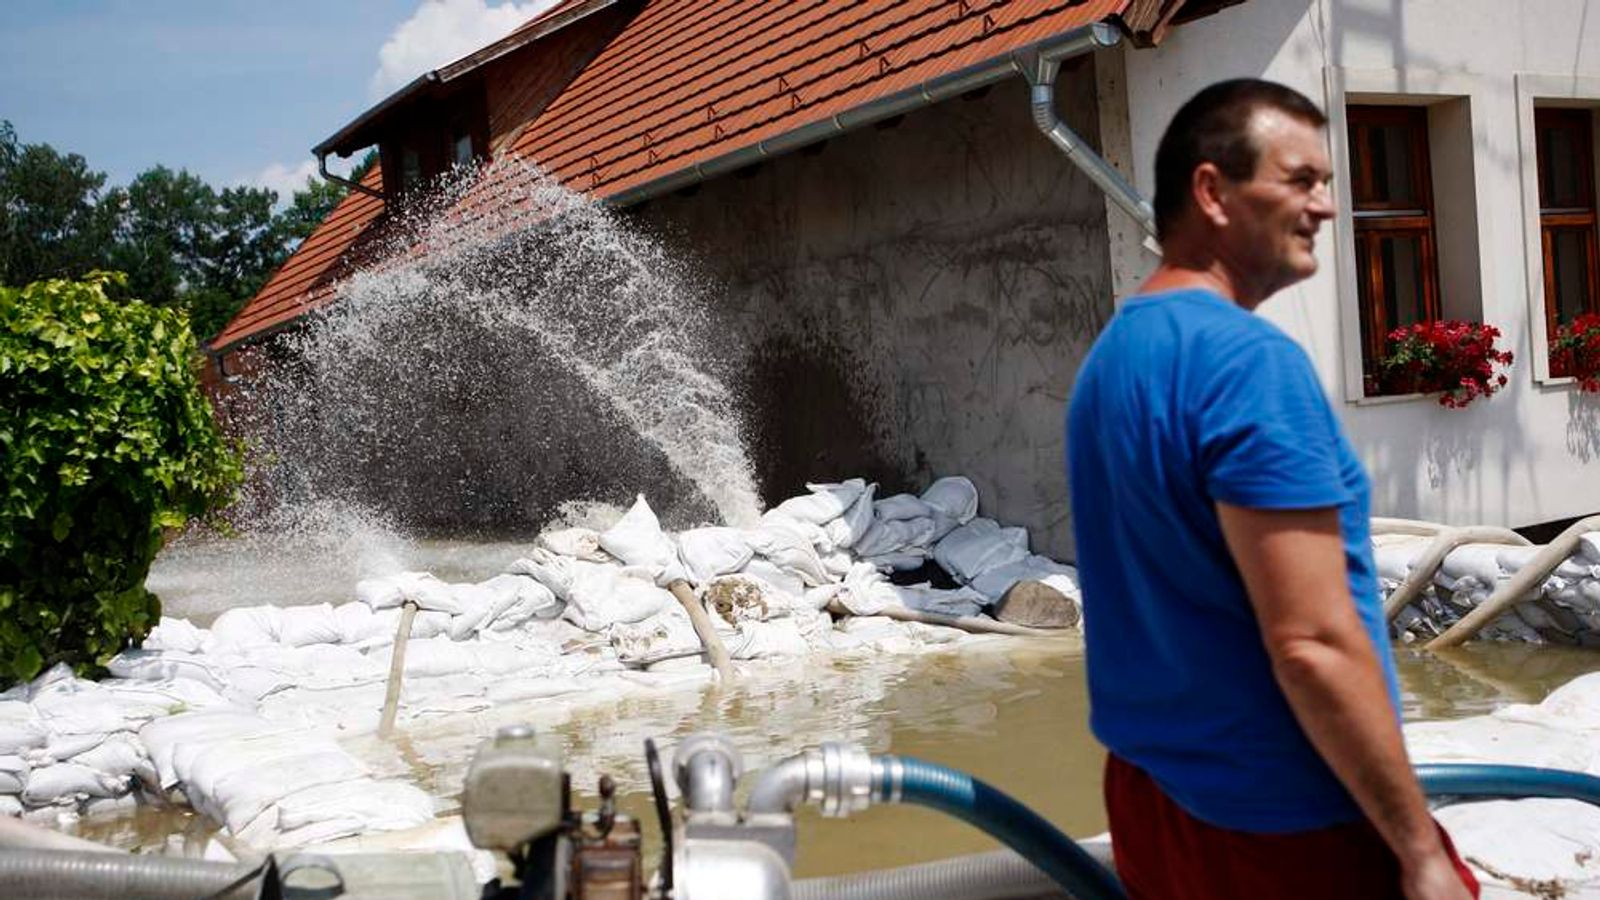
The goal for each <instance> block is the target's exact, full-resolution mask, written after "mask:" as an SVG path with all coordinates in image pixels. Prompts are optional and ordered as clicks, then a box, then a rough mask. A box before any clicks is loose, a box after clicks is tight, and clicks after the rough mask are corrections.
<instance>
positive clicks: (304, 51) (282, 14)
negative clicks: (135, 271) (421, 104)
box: [0, 0, 549, 190]
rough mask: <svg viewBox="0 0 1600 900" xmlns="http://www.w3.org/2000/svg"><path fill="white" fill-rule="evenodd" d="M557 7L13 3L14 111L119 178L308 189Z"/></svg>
mask: <svg viewBox="0 0 1600 900" xmlns="http://www.w3.org/2000/svg"><path fill="white" fill-rule="evenodd" d="M548 3H549V0H524V2H521V3H513V2H507V0H315V2H313V0H275V2H270V3H262V2H250V0H3V2H0V119H9V120H10V121H11V123H12V124H13V125H14V126H15V127H16V129H17V135H18V137H19V138H20V139H21V140H22V141H23V142H24V143H39V142H44V143H49V144H52V145H54V146H55V147H56V148H57V149H58V150H62V151H70V152H75V153H79V154H82V155H83V156H84V157H85V158H86V159H87V160H88V163H89V165H90V167H92V168H94V169H97V170H99V171H103V172H105V173H107V175H108V176H109V181H110V183H112V184H123V183H126V182H127V181H128V180H129V179H130V178H132V177H133V176H134V175H135V174H137V173H138V172H140V171H142V170H144V169H146V168H149V167H150V166H153V165H156V164H158V163H159V164H163V165H166V166H168V167H171V168H174V169H178V168H184V169H188V170H189V171H191V172H194V173H195V174H197V175H200V176H201V177H203V178H205V179H206V180H207V181H209V182H211V183H212V184H213V185H226V184H240V183H248V184H262V185H266V186H270V187H274V188H278V189H280V190H282V189H283V188H284V187H285V186H287V185H291V184H300V183H303V180H304V175H305V174H307V173H308V172H309V171H310V169H309V168H308V167H309V166H312V165H314V164H313V163H311V156H310V153H309V149H310V147H311V146H312V145H313V144H315V143H317V142H318V141H320V140H322V139H323V138H325V137H327V136H328V135H330V134H332V133H333V132H335V131H336V130H338V128H339V127H340V126H341V125H343V124H344V123H345V122H347V121H349V120H350V119H352V118H354V117H355V116H356V115H358V114H360V113H361V111H362V110H364V109H366V108H367V107H368V106H370V105H372V104H373V103H374V102H376V101H377V100H379V99H381V98H382V97H383V96H384V95H386V94H387V93H389V92H390V91H392V90H393V89H394V88H395V87H398V86H399V85H400V84H403V83H404V82H405V81H407V80H409V79H410V78H412V77H415V76H416V75H418V74H421V73H422V72H423V71H425V70H426V69H428V68H432V67H436V66H438V65H442V64H443V63H446V62H449V61H450V60H452V59H455V58H457V57H459V56H461V55H462V54H464V53H467V52H470V51H471V50H473V49H476V48H477V47H479V46H482V45H483V44H485V43H488V42H489V41H492V40H494V39H495V38H497V37H499V36H500V35H502V34H504V33H506V32H507V31H509V30H510V29H511V28H513V27H515V25H516V24H519V23H520V22H523V21H526V20H527V19H528V18H529V17H531V16H532V15H534V14H536V13H537V12H539V11H540V9H541V8H543V7H545V6H547V5H548Z"/></svg>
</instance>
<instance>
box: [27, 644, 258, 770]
mask: <svg viewBox="0 0 1600 900" xmlns="http://www.w3.org/2000/svg"><path fill="white" fill-rule="evenodd" d="M222 649H223V648H221V647H217V648H214V650H215V651H216V652H217V653H220V652H221V650H222ZM226 649H228V650H233V649H234V648H232V647H228V648H226ZM218 658H219V657H218V656H217V655H213V654H197V653H183V652H181V651H178V650H144V649H133V650H124V651H122V652H121V653H118V654H117V655H116V656H113V657H112V658H111V661H110V662H108V663H106V669H107V671H109V672H110V673H111V674H112V675H115V676H117V677H118V678H127V679H130V680H134V681H197V682H199V683H201V684H204V685H206V686H207V687H209V688H212V689H213V690H216V691H222V690H224V689H225V688H226V687H227V686H228V678H227V677H225V676H224V675H223V674H221V673H220V672H219V671H218V666H219V665H220V664H219V662H218ZM3 727H4V726H3V724H0V729H3ZM3 746H4V740H3V739H0V747H3Z"/></svg>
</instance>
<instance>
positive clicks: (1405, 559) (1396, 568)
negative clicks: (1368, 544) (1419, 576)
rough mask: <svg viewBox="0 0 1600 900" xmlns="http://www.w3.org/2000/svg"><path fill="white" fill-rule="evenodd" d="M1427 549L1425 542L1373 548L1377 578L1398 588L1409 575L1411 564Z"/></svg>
mask: <svg viewBox="0 0 1600 900" xmlns="http://www.w3.org/2000/svg"><path fill="white" fill-rule="evenodd" d="M1427 548H1428V544H1427V542H1426V541H1403V542H1397V543H1386V544H1378V545H1377V546H1375V547H1373V548H1372V558H1373V563H1374V565H1375V566H1376V567H1377V569H1378V578H1379V579H1381V580H1383V581H1387V582H1390V583H1391V584H1394V585H1397V586H1398V585H1399V584H1400V582H1402V581H1405V580H1406V577H1407V576H1409V575H1410V574H1411V563H1412V562H1413V561H1414V560H1416V558H1417V557H1418V556H1420V555H1421V554H1422V553H1423V552H1424V551H1425V550H1427Z"/></svg>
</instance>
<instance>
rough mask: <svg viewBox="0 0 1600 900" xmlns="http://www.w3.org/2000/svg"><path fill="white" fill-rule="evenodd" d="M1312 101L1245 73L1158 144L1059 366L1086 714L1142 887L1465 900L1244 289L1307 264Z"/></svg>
mask: <svg viewBox="0 0 1600 900" xmlns="http://www.w3.org/2000/svg"><path fill="white" fill-rule="evenodd" d="M1325 123H1326V120H1325V119H1324V117H1323V115H1322V113H1321V111H1320V110H1318V109H1317V108H1316V106H1315V105H1314V104H1313V103H1311V101H1309V100H1307V99H1306V98H1305V97H1304V96H1302V95H1301V94H1299V93H1297V92H1295V91H1293V90H1290V89H1289V88H1286V87H1283V86H1282V85H1277V84H1272V83H1270V82H1265V81H1259V80H1253V79H1241V80H1237V81H1229V82H1223V83H1221V84H1217V85H1213V86H1212V87H1209V88H1207V89H1205V90H1203V91H1201V92H1200V93H1199V94H1198V95H1196V96H1195V97H1194V98H1193V99H1192V100H1190V101H1189V102H1188V103H1187V104H1185V106H1184V107H1183V108H1182V109H1181V110H1179V112H1178V114H1177V116H1176V117H1175V118H1174V119H1173V121H1172V124H1171V125H1170V126H1169V127H1168V129H1167V132H1166V134H1165V135H1164V136H1163V137H1162V140H1161V144H1160V146H1159V148H1158V150H1157V154H1156V196H1155V209H1156V221H1157V230H1158V232H1159V237H1160V239H1161V244H1162V261H1161V265H1160V267H1159V268H1158V269H1157V270H1156V272H1155V273H1154V274H1153V275H1151V276H1150V279H1149V280H1148V281H1146V282H1145V284H1144V285H1143V286H1142V287H1141V289H1140V292H1139V294H1138V295H1137V296H1135V297H1132V298H1129V299H1128V300H1127V302H1126V303H1125V304H1124V305H1123V306H1122V308H1121V309H1120V310H1119V311H1118V312H1117V314H1116V316H1115V317H1114V318H1113V319H1112V321H1111V323H1110V325H1108V326H1107V327H1106V330H1105V332H1104V333H1102V334H1101V335H1100V337H1099V339H1098V340H1097V341H1096V342H1095V345H1094V349H1093V350H1092V351H1091V352H1090V353H1089V357H1088V359H1087V360H1086V361H1085V363H1084V366H1083V370H1082V372H1081V373H1080V374H1079V377H1078V381H1077V384H1076V385H1075V386H1074V388H1073V396H1072V409H1071V412H1070V414H1069V417H1068V435H1067V448H1068V454H1067V455H1068V467H1069V474H1070V476H1071V482H1072V514H1073V526H1074V529H1075V532H1076V537H1077V544H1078V563H1079V573H1080V576H1081V578H1082V580H1083V591H1084V623H1085V629H1086V635H1087V641H1088V664H1089V695H1090V706H1091V714H1090V719H1091V725H1092V726H1093V728H1094V732H1095V735H1096V736H1097V737H1098V738H1099V739H1100V740H1101V741H1102V742H1103V743H1104V744H1105V745H1106V747H1107V749H1108V750H1110V752H1111V755H1110V758H1109V759H1108V761H1107V766H1106V806H1107V811H1108V813H1109V816H1110V820H1111V832H1112V845H1113V848H1114V852H1115V855H1116V859H1117V868H1118V871H1119V873H1120V874H1121V876H1122V878H1123V881H1124V883H1125V884H1126V885H1127V887H1128V889H1129V892H1130V894H1132V895H1133V896H1134V897H1135V898H1139V897H1162V898H1165V897H1186V898H1190V897H1192V898H1212V897H1215V898H1224V897H1226V898H1238V897H1307V898H1320V897H1329V898H1332V897H1352V898H1353V897H1361V898H1375V897H1402V896H1403V897H1406V898H1412V900H1419V898H1453V900H1455V898H1465V897H1468V896H1476V891H1477V885H1476V882H1475V881H1474V880H1473V878H1472V875H1471V874H1470V872H1468V871H1467V869H1466V868H1465V866H1463V865H1462V864H1461V862H1460V860H1459V859H1458V858H1457V857H1456V856H1455V852H1454V850H1453V849H1452V848H1451V847H1450V842H1449V838H1448V837H1447V836H1446V835H1445V834H1444V832H1443V830H1442V829H1440V828H1438V826H1437V825H1436V823H1435V822H1434V821H1433V819H1432V817H1431V816H1430V815H1429V814H1428V809H1427V806H1426V804H1425V802H1424V800H1423V795H1422V791H1421V789H1420V788H1419V787H1418V785H1417V780H1416V778H1415V776H1414V775H1413V773H1412V770H1411V766H1410V763H1409V761H1408V760H1407V758H1406V752H1405V747H1404V744H1403V743H1402V741H1401V735H1400V722H1399V715H1398V711H1397V710H1398V693H1399V692H1398V688H1397V686H1396V682H1395V673H1394V661H1393V658H1392V656H1391V654H1390V650H1389V645H1388V637H1387V629H1386V626H1385V622H1384V618H1383V613H1382V608H1381V604H1380V602H1379V599H1378V593H1377V580H1376V578H1375V576H1374V572H1373V564H1372V551H1371V547H1370V542H1369V538H1368V532H1367V527H1368V515H1369V511H1368V483H1367V477H1366V473H1365V472H1364V471H1363V469H1362V466H1361V463H1360V461H1359V460H1358V459H1357V458H1356V456H1355V454H1354V453H1353V452H1352V451H1351V448H1350V445H1349V443H1348V442H1347V441H1346V440H1345V437H1344V435H1343V433H1342V431H1341V429H1340V426H1339V421H1338V418H1337V416H1336V415H1335V414H1334V411H1333V409H1332V408H1331V407H1330V406H1329V404H1328V401H1327V398H1326V396H1325V395H1324V394H1323V392H1322V388H1321V386H1320V384H1319V383H1318V381H1317V376H1316V373H1315V371H1314V370H1313V368H1312V365H1311V362H1310V360H1309V359H1308V358H1307V356H1306V354H1305V352H1304V351H1303V350H1302V349H1301V348H1300V347H1299V345H1297V344H1296V343H1295V342H1294V341H1293V340H1291V339H1290V338H1289V337H1288V336H1287V335H1285V334H1284V333H1283V332H1282V331H1280V330H1278V329H1277V328H1276V327H1274V326H1273V325H1272V324H1271V323H1270V322H1268V321H1266V320H1265V319H1263V318H1261V317H1259V316H1257V315H1256V314H1255V312H1254V310H1255V308H1256V307H1257V306H1258V305H1260V304H1261V303H1262V302H1263V301H1264V300H1266V299H1267V298H1268V297H1270V296H1271V295H1272V294H1274V293H1276V292H1277V291H1278V290H1280V289H1282V288H1284V287H1286V286H1288V285H1290V284H1293V283H1295V282H1297V281H1300V280H1301V279H1304V278H1307V277H1309V276H1310V275H1311V274H1312V273H1313V272H1315V271H1316V267H1317V260H1316V257H1315V255H1314V253H1313V244H1314V241H1315V238H1316V235H1317V232H1318V230H1319V228H1320V226H1321V225H1322V223H1323V222H1325V221H1327V220H1329V219H1331V218H1333V216H1334V213H1335V209H1334V205H1333V200H1332V197H1331V196H1330V193H1329V187H1328V184H1329V179H1330V177H1331V174H1332V172H1331V169H1330V164H1329V161H1328V152H1327V146H1326V143H1327V135H1326V133H1325V132H1324V125H1325Z"/></svg>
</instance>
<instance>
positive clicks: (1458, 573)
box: [1373, 532, 1600, 646]
mask: <svg viewBox="0 0 1600 900" xmlns="http://www.w3.org/2000/svg"><path fill="white" fill-rule="evenodd" d="M1429 540H1430V539H1429V538H1425V537H1415V536H1409V535H1408V536H1404V537H1400V536H1389V537H1384V538H1379V539H1375V540H1374V548H1373V552H1374V556H1375V560H1376V563H1377V568H1378V583H1379V587H1380V590H1381V592H1382V593H1383V595H1384V596H1388V594H1389V593H1390V592H1392V591H1394V590H1395V589H1396V588H1398V587H1399V586H1400V584H1401V582H1403V581H1404V580H1405V578H1406V576H1407V575H1409V574H1410V572H1411V567H1412V565H1413V563H1414V562H1416V560H1417V559H1418V558H1419V557H1420V556H1422V555H1423V553H1424V552H1425V551H1426V550H1427V547H1428V544H1429ZM1540 549H1541V548H1539V547H1511V546H1505V545H1502V544H1465V545H1463V546H1460V547H1457V548H1456V549H1454V550H1452V551H1450V553H1449V555H1447V556H1446V557H1445V559H1444V563H1443V564H1442V565H1441V566H1440V567H1439V570H1438V571H1437V572H1436V573H1435V574H1434V577H1433V581H1432V583H1431V584H1429V585H1428V586H1427V587H1426V588H1425V589H1424V590H1423V591H1422V593H1421V594H1420V595H1419V596H1418V597H1417V599H1416V600H1415V601H1413V602H1412V603H1409V604H1407V605H1406V607H1405V608H1404V609H1402V610H1401V611H1400V613H1399V615H1398V616H1397V617H1396V619H1395V624H1394V629H1395V631H1396V633H1397V635H1398V636H1399V637H1400V638H1401V639H1402V640H1408V641H1410V640H1427V639H1429V638H1432V637H1435V636H1437V635H1439V634H1441V633H1443V632H1444V631H1445V630H1446V629H1448V628H1449V627H1450V626H1451V625H1453V624H1455V622H1456V621H1457V620H1459V619H1460V618H1461V617H1462V616H1464V615H1466V614H1467V613H1468V612H1470V611H1471V610H1472V609H1473V608H1474V607H1476V606H1477V605H1478V604H1480V603H1482V602H1483V601H1485V600H1487V599H1489V596H1490V595H1491V594H1493V593H1494V592H1495V590H1496V589H1497V588H1498V587H1499V586H1500V585H1501V584H1503V583H1504V582H1505V581H1506V580H1508V579H1509V578H1510V577H1511V576H1512V575H1515V574H1516V573H1517V572H1518V571H1520V570H1521V569H1522V567H1523V566H1524V565H1526V564H1527V563H1528V562H1529V560H1531V559H1532V558H1533V556H1534V555H1535V554H1536V553H1538V552H1539V550H1540ZM1479 637H1480V638H1483V639H1485V640H1500V641H1524V642H1528V643H1561V644H1581V645H1586V646H1587V645H1596V644H1600V532H1590V533H1588V534H1585V535H1583V536H1582V537H1581V538H1580V539H1579V542H1578V549H1577V551H1575V552H1574V553H1573V554H1572V555H1571V556H1570V557H1568V558H1567V559H1566V560H1565V561H1563V562H1562V563H1561V565H1560V566H1558V567H1557V568H1556V570H1555V571H1554V572H1552V573H1551V574H1550V575H1549V576H1548V577H1547V578H1545V580H1544V582H1543V583H1542V584H1540V585H1539V587H1538V588H1537V590H1535V591H1532V592H1530V593H1529V594H1528V596H1526V597H1524V598H1522V600H1521V602H1519V603H1517V604H1515V605H1513V606H1512V607H1511V608H1510V610H1508V611H1507V612H1506V613H1504V614H1503V615H1501V616H1499V617H1498V618H1496V619H1495V620H1494V621H1492V622H1490V623H1489V625H1488V626H1486V627H1485V628H1484V629H1483V631H1481V632H1479Z"/></svg>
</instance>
